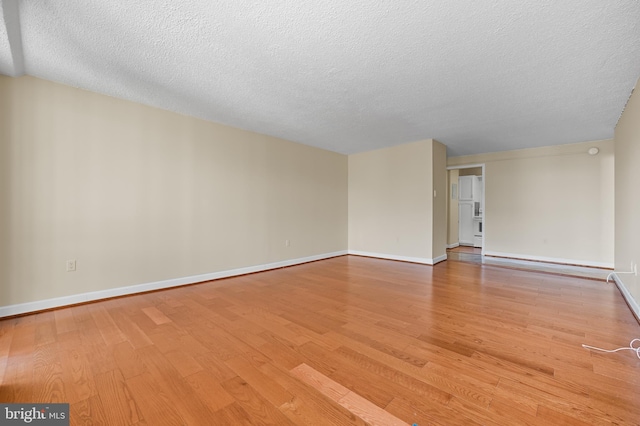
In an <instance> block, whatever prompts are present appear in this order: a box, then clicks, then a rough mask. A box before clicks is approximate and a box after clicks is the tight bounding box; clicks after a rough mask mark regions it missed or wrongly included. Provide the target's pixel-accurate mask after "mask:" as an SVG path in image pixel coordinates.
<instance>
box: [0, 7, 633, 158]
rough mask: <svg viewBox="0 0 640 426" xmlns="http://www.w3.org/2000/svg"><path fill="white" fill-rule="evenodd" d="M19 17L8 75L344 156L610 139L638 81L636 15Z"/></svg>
mask: <svg viewBox="0 0 640 426" xmlns="http://www.w3.org/2000/svg"><path fill="white" fill-rule="evenodd" d="M11 1H15V0H0V4H2V6H3V8H6V5H7V4H8V3H9V2H11ZM18 4H19V13H15V14H13V15H12V14H9V17H8V19H7V16H6V15H7V14H5V17H4V18H3V19H5V20H3V21H2V25H0V72H1V73H3V74H7V75H17V74H20V72H16V68H15V67H14V65H13V62H14V61H15V60H16V58H17V59H18V62H20V61H21V60H22V58H21V57H20V56H22V57H23V58H24V70H23V71H24V73H26V74H29V75H32V76H35V77H40V78H43V79H47V80H53V81H57V82H61V83H64V84H68V85H71V86H75V87H79V88H83V89H87V90H91V91H94V92H99V93H104V94H108V95H111V96H115V97H119V98H125V99H129V100H133V101H136V102H141V103H144V104H148V105H153V106H156V107H159V108H163V109H168V110H173V111H176V112H180V113H183V114H188V115H192V116H196V117H200V118H204V119H207V120H211V121H216V122H220V123H224V124H228V125H231V126H234V127H239V128H243V129H248V130H253V131H256V132H259V133H263V134H268V135H273V136H277V137H281V138H284V139H289V140H292V141H295V142H300V143H304V144H307V145H313V146H318V147H322V148H325V149H328V150H332V151H337V152H341V153H354V152H361V151H367V150H371V149H376V148H380V147H384V146H391V145H397V144H400V143H404V142H409V141H415V140H420V139H426V138H436V139H438V140H439V141H441V142H443V143H444V144H446V145H447V146H448V149H449V155H450V156H451V155H464V154H473V153H481V152H492V151H501V150H506V149H516V148H524V147H534V146H542V145H554V144H562V143H572V142H580V141H588V140H596V139H605V138H611V137H612V136H613V129H614V127H615V125H616V122H617V120H618V117H619V116H620V112H621V111H622V108H623V107H624V104H625V102H626V100H627V98H628V97H629V93H630V92H631V89H632V88H633V85H634V84H635V81H636V80H637V78H638V75H639V74H640V2H639V1H637V0H628V1H615V0H614V1H606V2H603V1H602V0H564V1H541V0H530V1H501V0H487V1H482V2H478V1H455V2H452V1H446V0H431V1H424V0H379V1H376V2H370V1H364V0H352V1H342V0H325V1H321V2H318V1H308V0H273V1H269V2H257V1H248V0H233V1H230V0H220V1H215V2H211V1H204V0H200V1H197V0H182V1H179V2H176V1H167V0H137V1H134V2H129V1H119V2H118V1H115V2H114V1H97V0H93V1H88V0H65V1H53V0H22V1H19V2H18ZM18 15H19V16H18ZM12 23H18V24H19V31H18V32H17V34H18V35H17V37H18V38H20V40H18V41H21V42H22V51H21V52H17V53H16V52H14V53H11V52H10V51H9V42H11V40H12V37H13V38H14V39H15V38H16V35H15V33H16V31H13V30H11V28H12V27H11V24H12ZM12 31H13V34H14V35H13V36H12ZM18 71H20V70H19V69H18Z"/></svg>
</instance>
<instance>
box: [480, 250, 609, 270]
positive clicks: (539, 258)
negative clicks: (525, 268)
mask: <svg viewBox="0 0 640 426" xmlns="http://www.w3.org/2000/svg"><path fill="white" fill-rule="evenodd" d="M484 255H485V256H494V257H507V258H510V259H520V260H534V261H538V262H548V263H561V264H564V265H576V266H590V267H594V268H604V269H613V266H614V265H613V263H608V262H593V261H591V260H576V259H563V258H560V257H546V256H530V255H526V254H514V253H501V252H497V251H488V250H485V252H484Z"/></svg>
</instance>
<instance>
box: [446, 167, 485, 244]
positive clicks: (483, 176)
mask: <svg viewBox="0 0 640 426" xmlns="http://www.w3.org/2000/svg"><path fill="white" fill-rule="evenodd" d="M476 167H481V168H482V250H481V254H482V256H484V252H485V248H486V244H485V238H486V236H487V204H486V202H485V197H486V194H487V191H486V189H487V174H486V169H485V163H474V164H464V165H460V166H447V174H448V173H449V170H460V169H473V168H476ZM448 180H449V179H448V176H447V181H448ZM456 185H457V182H456ZM459 194H460V188H458V193H457V195H458V196H459ZM447 195H448V196H449V198H451V182H449V188H447ZM449 226H451V224H450V223H449V215H448V214H447V229H448V227H449ZM459 240H460V238H459V237H458V241H459Z"/></svg>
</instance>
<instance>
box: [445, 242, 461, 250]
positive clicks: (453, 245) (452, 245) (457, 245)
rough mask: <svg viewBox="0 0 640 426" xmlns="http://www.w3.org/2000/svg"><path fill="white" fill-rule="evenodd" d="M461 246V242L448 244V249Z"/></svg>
mask: <svg viewBox="0 0 640 426" xmlns="http://www.w3.org/2000/svg"><path fill="white" fill-rule="evenodd" d="M456 247H460V243H453V244H447V248H448V249H452V248H456Z"/></svg>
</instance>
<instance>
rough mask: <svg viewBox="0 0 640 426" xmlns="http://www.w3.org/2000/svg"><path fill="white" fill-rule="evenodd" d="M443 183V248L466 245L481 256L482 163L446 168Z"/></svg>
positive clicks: (483, 198) (483, 243)
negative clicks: (445, 215) (444, 215)
mask: <svg viewBox="0 0 640 426" xmlns="http://www.w3.org/2000/svg"><path fill="white" fill-rule="evenodd" d="M447 183H448V185H447V186H448V189H447V248H448V249H454V248H456V247H468V248H470V249H473V250H472V251H473V252H475V253H480V254H482V255H484V251H485V238H486V226H485V217H486V208H485V165H484V164H470V165H465V166H452V167H447ZM460 250H461V249H458V251H460ZM467 251H468V250H467Z"/></svg>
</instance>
